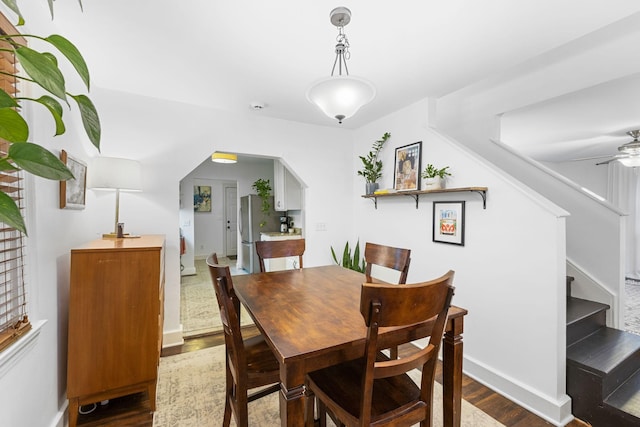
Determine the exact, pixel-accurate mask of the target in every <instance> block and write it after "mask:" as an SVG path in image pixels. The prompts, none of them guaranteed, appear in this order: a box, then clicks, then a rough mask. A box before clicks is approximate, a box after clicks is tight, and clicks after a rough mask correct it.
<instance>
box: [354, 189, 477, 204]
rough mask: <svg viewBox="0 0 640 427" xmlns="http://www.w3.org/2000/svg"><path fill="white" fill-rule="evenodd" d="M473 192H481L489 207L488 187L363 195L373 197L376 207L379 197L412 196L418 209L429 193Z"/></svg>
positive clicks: (368, 197) (366, 197)
mask: <svg viewBox="0 0 640 427" xmlns="http://www.w3.org/2000/svg"><path fill="white" fill-rule="evenodd" d="M461 192H472V193H478V194H480V197H482V208H483V209H487V187H462V188H442V189H440V190H418V191H398V192H395V193H384V194H365V195H363V196H362V197H364V198H365V199H372V200H373V204H374V205H375V207H376V209H378V199H379V198H385V197H398V196H410V197H413V199H414V200H415V201H416V209H418V201H419V200H420V196H422V195H427V194H440V193H461Z"/></svg>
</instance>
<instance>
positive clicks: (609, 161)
mask: <svg viewBox="0 0 640 427" xmlns="http://www.w3.org/2000/svg"><path fill="white" fill-rule="evenodd" d="M618 158H619V157H614V158H613V159H609V160H605V161H604V162H598V163H596V166H600V165H607V164H609V163H611V162H615V161H616V160H618Z"/></svg>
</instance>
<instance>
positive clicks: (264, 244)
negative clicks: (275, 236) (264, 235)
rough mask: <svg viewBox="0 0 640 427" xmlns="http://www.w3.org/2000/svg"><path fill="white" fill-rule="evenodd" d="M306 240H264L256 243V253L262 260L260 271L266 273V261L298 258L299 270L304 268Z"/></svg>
mask: <svg viewBox="0 0 640 427" xmlns="http://www.w3.org/2000/svg"><path fill="white" fill-rule="evenodd" d="M304 250H305V239H287V240H264V241H259V242H256V252H257V254H258V259H259V260H260V271H262V272H265V271H266V269H265V265H264V260H265V259H270V258H284V257H290V256H297V257H298V268H302V255H303V254H304Z"/></svg>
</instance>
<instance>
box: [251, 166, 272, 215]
mask: <svg viewBox="0 0 640 427" xmlns="http://www.w3.org/2000/svg"><path fill="white" fill-rule="evenodd" d="M251 188H253V189H254V190H256V192H257V193H258V197H260V200H262V206H261V207H260V210H261V211H262V213H263V214H264V215H265V216H267V215H270V214H271V203H270V201H269V197H271V182H270V181H269V180H268V179H262V178H259V179H257V180H256V181H255V182H254V183H253V184H252V185H251ZM266 223H267V220H266V218H263V219H262V221H260V224H259V225H260V227H264V225H265V224H266Z"/></svg>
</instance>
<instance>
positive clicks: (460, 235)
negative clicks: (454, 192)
mask: <svg viewBox="0 0 640 427" xmlns="http://www.w3.org/2000/svg"><path fill="white" fill-rule="evenodd" d="M433 241H434V242H439V243H451V244H453V245H460V246H464V202H433Z"/></svg>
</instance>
